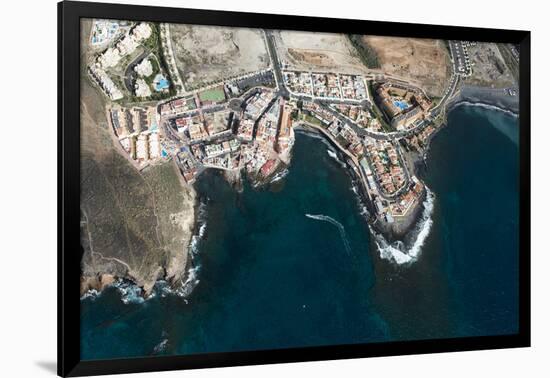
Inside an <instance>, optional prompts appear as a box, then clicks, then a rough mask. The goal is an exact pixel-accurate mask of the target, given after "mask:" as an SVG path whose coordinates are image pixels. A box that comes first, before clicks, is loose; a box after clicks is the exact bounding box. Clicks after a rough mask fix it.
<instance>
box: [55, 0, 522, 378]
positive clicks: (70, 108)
mask: <svg viewBox="0 0 550 378" xmlns="http://www.w3.org/2000/svg"><path fill="white" fill-rule="evenodd" d="M81 18H108V19H132V20H141V21H157V22H173V23H191V24H204V25H220V26H238V27H251V28H267V29H290V30H301V31H317V32H339V33H356V34H375V35H385V36H403V37H418V38H436V39H447V40H453V39H457V40H471V41H482V42H483V41H487V42H501V43H514V44H518V45H520V52H521V58H520V86H521V87H520V91H519V102H520V112H519V122H520V176H519V177H520V228H519V232H520V235H519V236H520V246H521V251H520V253H519V309H520V313H519V332H518V333H517V334H514V335H504V336H482V337H465V338H453V339H434V340H415V341H399V342H385V343H369V344H361V345H338V346H322V347H307V348H295V349H279V350H258V351H250V352H228V353H210V354H200V355H182V356H170V357H145V358H130V359H112V360H101V361H81V360H80V349H79V346H80V332H79V330H80V329H79V311H80V303H79V297H80V295H79V279H80V269H79V267H80V259H81V254H82V249H81V246H80V236H79V233H80V232H79V220H80V214H79V202H80V196H79V193H80V187H79V174H80V166H79V162H80V129H79V125H80V120H79V117H80V109H79V96H80V71H79V67H80V50H79V49H80V19H81ZM530 103H531V100H530V32H529V31H516V30H498V29H484V28H470V27H457V26H439V25H423V24H409V23H394V22H378V21H361V20H347V19H334V18H317V17H303V16H287V15H272V14H255V13H242V12H226V11H212V10H196V9H183V8H168V7H151V6H134V5H120V4H105V3H89V2H72V1H63V2H60V3H58V374H59V375H60V376H82V375H99V374H116V373H132V372H148V371H163V370H175V369H196V368H212V367H222V366H237V365H254V364H270V363H283V362H300V361H316V360H336V359H349V358H361V357H375V356H390V355H408V354H421V353H437V352H452V351H465V350H483V349H499V348H515V347H528V346H530V332H531V322H530V259H531V257H530V118H531V117H530Z"/></svg>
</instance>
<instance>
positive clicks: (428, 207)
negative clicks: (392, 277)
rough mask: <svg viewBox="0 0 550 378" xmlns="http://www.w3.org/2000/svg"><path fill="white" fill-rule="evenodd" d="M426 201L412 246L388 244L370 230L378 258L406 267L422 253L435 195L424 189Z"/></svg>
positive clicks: (399, 242)
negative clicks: (378, 254) (378, 253)
mask: <svg viewBox="0 0 550 378" xmlns="http://www.w3.org/2000/svg"><path fill="white" fill-rule="evenodd" d="M426 191H427V193H426V200H425V201H424V203H423V204H422V205H423V207H424V210H423V211H422V215H421V217H420V220H419V221H418V223H417V225H416V227H415V229H414V231H413V235H414V237H413V238H412V240H413V241H412V244H410V246H407V245H405V243H403V242H402V241H396V242H394V243H391V244H390V243H388V241H387V240H386V239H385V238H384V236H382V235H380V234H378V233H376V232H375V231H374V230H373V229H372V228H371V232H372V234H373V235H374V238H375V239H374V241H375V243H376V246H377V248H378V251H379V252H380V257H381V258H383V259H386V260H389V261H392V262H395V263H396V264H399V265H404V264H405V265H406V264H411V263H413V262H415V261H416V260H417V259H418V257H419V256H420V253H421V252H422V246H423V245H424V242H425V241H426V238H427V237H428V235H429V234H430V229H431V227H432V224H433V220H432V213H433V208H434V201H435V195H434V194H433V193H432V192H431V191H430V189H429V188H428V187H426Z"/></svg>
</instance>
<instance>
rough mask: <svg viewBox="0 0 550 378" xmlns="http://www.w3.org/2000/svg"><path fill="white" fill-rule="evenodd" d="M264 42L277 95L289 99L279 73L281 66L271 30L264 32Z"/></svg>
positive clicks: (281, 74) (281, 75)
mask: <svg viewBox="0 0 550 378" xmlns="http://www.w3.org/2000/svg"><path fill="white" fill-rule="evenodd" d="M264 33H265V40H266V42H267V48H268V50H269V57H270V58H271V65H272V66H273V72H274V73H275V82H276V84H277V94H278V95H279V96H282V97H284V98H290V93H289V91H288V89H287V88H286V86H285V81H284V78H283V73H282V72H281V64H280V62H279V57H278V55H277V48H276V47H275V37H274V36H273V32H272V31H271V30H264Z"/></svg>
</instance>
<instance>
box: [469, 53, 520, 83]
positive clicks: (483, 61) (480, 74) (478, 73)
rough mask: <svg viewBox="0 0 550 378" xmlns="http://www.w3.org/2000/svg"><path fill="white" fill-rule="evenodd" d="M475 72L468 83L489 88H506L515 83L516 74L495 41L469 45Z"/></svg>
mask: <svg viewBox="0 0 550 378" xmlns="http://www.w3.org/2000/svg"><path fill="white" fill-rule="evenodd" d="M468 51H469V53H470V59H471V60H472V68H473V74H472V76H471V77H469V78H468V79H467V80H466V83H467V84H470V85H476V86H483V87H489V88H504V87H510V86H513V85H515V80H514V76H513V75H512V72H511V71H510V68H509V67H508V66H507V65H506V64H505V62H504V59H503V57H502V54H501V52H500V51H499V48H498V46H497V44H495V43H483V42H478V43H477V44H476V45H475V46H470V47H468Z"/></svg>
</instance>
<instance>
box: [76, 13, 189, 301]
mask: <svg viewBox="0 0 550 378" xmlns="http://www.w3.org/2000/svg"><path fill="white" fill-rule="evenodd" d="M84 25H85V23H84ZM84 30H86V25H85V26H84ZM82 35H85V33H82ZM85 40H86V39H85ZM83 47H84V46H83ZM81 51H85V48H83V49H82V50H81ZM82 61H83V62H85V61H86V60H85V59H82ZM83 72H84V69H83ZM80 181H81V188H82V192H81V205H80V206H81V243H82V247H83V249H84V255H83V257H82V265H81V268H82V282H81V291H82V292H84V291H86V290H88V289H91V288H94V289H101V288H102V286H104V285H106V284H108V283H110V281H111V280H112V279H113V278H114V277H118V278H130V279H132V280H134V281H135V282H136V283H137V284H138V285H139V286H142V287H143V288H144V289H145V291H146V292H149V291H150V290H151V288H152V286H153V285H154V283H155V281H156V279H157V278H161V277H164V278H168V279H173V280H178V279H181V278H183V275H184V270H185V265H186V259H187V245H188V243H189V239H190V237H191V233H192V226H193V221H194V203H195V196H194V191H193V190H192V189H191V188H190V187H186V188H183V187H182V186H181V185H180V181H179V178H178V175H177V172H176V170H175V168H174V167H173V166H172V164H171V162H169V163H164V164H161V165H156V166H151V167H149V168H147V169H146V170H144V171H142V172H139V171H137V170H136V169H135V168H134V167H133V166H132V165H131V164H130V163H129V162H128V161H127V160H126V159H125V158H124V157H123V156H122V155H121V154H120V153H119V152H118V151H117V149H116V147H115V145H114V144H113V140H112V138H111V134H110V131H109V129H108V123H107V119H106V117H105V98H104V97H103V96H102V94H101V93H100V92H99V91H98V90H97V88H96V87H94V86H92V84H91V82H90V81H89V79H88V76H87V75H86V74H85V73H83V74H82V81H81V177H80Z"/></svg>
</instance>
